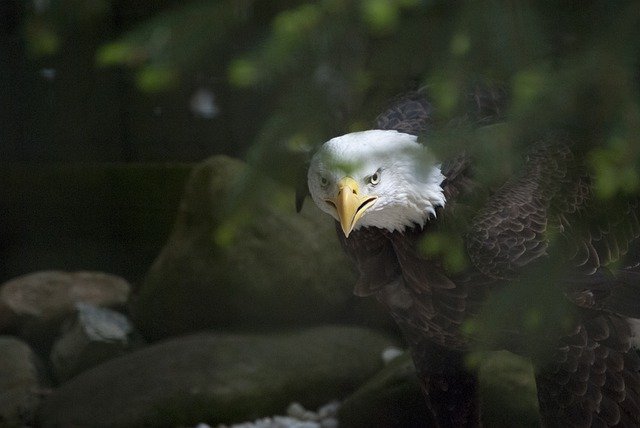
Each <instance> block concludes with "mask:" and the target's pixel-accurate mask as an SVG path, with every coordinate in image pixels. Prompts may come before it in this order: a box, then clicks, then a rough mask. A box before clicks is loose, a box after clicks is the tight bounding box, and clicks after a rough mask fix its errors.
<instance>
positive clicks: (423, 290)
mask: <svg viewBox="0 0 640 428" xmlns="http://www.w3.org/2000/svg"><path fill="white" fill-rule="evenodd" d="M420 97H422V95H420ZM420 97H416V94H415V93H414V94H411V96H409V97H406V98H401V99H399V100H398V101H396V102H395V103H394V104H393V105H392V106H391V108H390V109H389V110H388V111H386V112H384V113H383V114H381V115H380V116H379V117H378V119H377V121H376V127H375V129H371V130H367V131H363V132H355V133H350V134H346V135H342V136H339V137H336V138H333V139H331V140H329V141H327V142H326V143H324V144H323V145H322V146H321V147H320V148H319V150H318V151H317V152H316V153H315V154H314V155H313V157H312V159H311V161H310V163H309V166H308V173H307V187H308V189H307V190H308V194H310V196H311V198H312V199H313V201H314V203H315V204H316V205H317V206H318V207H319V208H320V209H321V210H322V211H324V212H325V213H327V214H328V215H330V216H331V217H333V218H334V219H335V221H336V226H337V228H336V229H337V232H338V237H339V239H340V242H341V243H342V246H343V248H344V249H345V251H346V252H347V253H348V255H349V256H350V257H351V258H352V260H353V261H354V263H355V266H356V268H357V271H358V273H359V278H358V280H357V283H356V284H355V288H354V292H355V294H356V295H358V296H370V295H373V296H375V297H376V298H377V299H378V300H379V301H380V302H382V303H383V304H384V305H385V306H386V308H387V309H388V311H389V313H390V314H391V316H392V317H393V319H394V320H395V321H396V322H397V324H398V326H399V328H400V330H401V331H402V333H403V335H404V337H405V339H406V341H407V342H408V345H409V347H410V349H411V353H412V357H413V360H414V363H415V366H416V369H417V373H418V376H419V379H420V383H421V386H422V389H423V392H424V395H425V397H426V401H427V406H428V408H429V411H430V413H431V415H432V417H433V420H432V421H430V422H428V423H430V424H433V425H435V426H442V427H447V426H452V427H457V426H477V425H479V424H480V423H481V422H480V421H481V416H480V406H479V402H478V397H477V395H478V391H477V389H478V380H477V377H476V373H474V370H473V368H472V367H470V366H469V365H468V364H466V363H465V356H466V355H467V354H468V353H469V352H470V351H471V350H473V349H483V348H491V349H507V350H509V351H512V352H515V353H518V354H521V355H524V356H525V357H528V358H530V359H531V361H532V363H533V367H534V370H535V378H536V385H537V390H538V401H539V408H540V412H541V417H542V420H543V423H544V424H545V425H546V426H562V427H565V426H567V427H568V426H572V427H590V426H625V427H632V426H633V427H637V426H640V372H639V370H640V359H639V358H638V355H637V353H636V352H635V350H634V349H633V346H632V345H633V341H634V337H635V335H636V334H638V333H637V332H638V329H637V328H634V327H635V326H636V325H637V320H636V318H640V267H639V261H640V260H639V259H638V258H637V256H638V254H634V257H635V259H634V258H633V257H631V258H629V257H627V258H625V254H627V253H629V254H631V253H632V252H631V251H629V249H630V248H632V247H633V246H637V244H638V237H639V236H640V222H639V215H638V202H637V200H632V198H627V200H625V201H623V203H622V204H621V205H620V206H621V207H622V209H621V210H620V209H613V208H612V209H608V208H609V207H608V206H602V204H601V203H600V202H599V200H598V199H597V198H596V197H594V194H593V189H592V184H591V181H590V178H589V175H588V173H587V169H586V168H585V167H583V162H582V161H581V160H580V158H579V156H577V155H576V153H574V151H572V148H571V147H572V146H571V144H569V143H566V142H563V141H561V140H562V139H560V138H556V139H554V138H551V139H547V140H546V141H543V142H540V143H538V144H534V145H532V149H531V151H530V152H529V153H527V155H526V156H525V159H524V161H523V164H522V168H521V170H520V173H518V174H516V175H514V176H512V177H510V178H509V179H508V180H507V181H506V182H505V183H504V184H503V185H502V186H499V187H498V188H496V189H495V190H491V191H485V189H480V188H478V184H477V183H476V182H475V180H474V178H473V177H474V174H473V172H474V163H473V161H472V157H471V156H469V155H466V154H464V153H461V154H460V155H457V156H453V157H452V158H451V159H442V160H441V159H436V158H435V156H434V153H433V152H432V150H431V149H430V147H429V138H428V136H427V137H426V142H424V144H423V142H422V139H424V138H421V139H420V140H419V138H418V136H420V137H424V135H425V131H427V130H428V129H429V127H430V126H431V116H432V110H433V107H432V105H431V103H430V102H429V101H427V100H426V99H424V98H420ZM477 105H478V106H479V107H482V102H478V104H477ZM479 110H482V108H480V109H478V111H479ZM481 116H482V115H481ZM481 119H482V118H481ZM477 122H478V121H476V123H477ZM480 122H482V120H480ZM484 166H485V167H486V165H484ZM478 167H480V166H478ZM478 199H481V200H482V203H480V204H478V203H477V202H474V203H473V204H471V203H468V202H467V201H470V200H476V201H477V200H478ZM302 200H303V198H301V197H300V196H299V205H300V203H301V201H302ZM469 210H471V211H472V212H471V214H469V213H468V211H469ZM443 231H445V232H446V231H449V232H450V231H454V232H455V233H454V235H455V236H456V237H459V239H458V238H456V237H454V238H453V239H452V241H451V245H452V246H453V245H454V243H455V242H462V247H463V248H464V263H463V265H464V266H465V268H464V269H460V268H458V269H452V268H451V266H450V265H449V264H447V263H446V261H445V260H443V253H442V252H439V251H435V252H434V251H425V243H426V246H428V243H429V240H430V238H432V237H435V236H440V237H442V236H448V235H446V234H444V235H443ZM443 242H444V244H445V246H446V245H447V241H446V239H445V240H444V241H443V240H442V239H441V240H440V244H441V245H442V243H443ZM511 291H513V293H512V294H509V293H510V292H511ZM513 294H515V295H516V296H520V298H516V299H514V300H503V302H507V305H508V307H506V308H505V307H504V304H503V305H502V306H499V305H496V304H495V302H496V301H498V302H500V298H499V296H503V295H513ZM496 296H498V297H496ZM533 309H535V311H534V310H533ZM494 311H502V312H504V315H505V316H503V317H498V318H497V320H498V321H497V322H496V321H495V320H496V318H495V317H494V318H491V313H492V312H494ZM536 311H537V312H536ZM487 312H490V313H489V314H487ZM532 314H533V315H536V314H537V317H538V324H540V323H541V324H542V325H543V326H547V327H548V328H547V327H543V331H542V332H541V331H540V328H538V330H537V334H536V332H535V331H534V330H535V328H534V329H531V328H528V327H527V326H528V324H527V317H531V316H532ZM534 318H535V317H534ZM491 319H493V320H494V321H493V323H492V324H491V323H489V324H491V325H490V328H491V329H494V330H495V331H496V337H497V338H498V339H497V340H492V339H491V336H490V335H489V336H488V335H487V334H484V335H483V334H479V333H478V331H481V330H482V329H477V328H476V329H474V328H472V327H473V326H474V325H476V326H477V324H478V322H482V321H483V320H484V321H486V320H491ZM529 321H531V320H529ZM534 321H535V320H534ZM474 322H475V324H474ZM529 324H531V323H529ZM533 324H535V322H534V323H533ZM425 423H427V422H425Z"/></svg>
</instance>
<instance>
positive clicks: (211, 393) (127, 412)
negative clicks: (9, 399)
mask: <svg viewBox="0 0 640 428" xmlns="http://www.w3.org/2000/svg"><path fill="white" fill-rule="evenodd" d="M389 345H390V340H389V339H388V338H387V337H386V336H384V335H381V334H379V333H375V332H373V331H371V330H368V329H364V328H358V327H339V326H327V327H318V328H313V329H309V330H305V331H302V332H296V333H286V334H263V335H258V334H254V335H240V334H215V333H201V334H197V335H192V336H187V337H181V338H176V339H172V340H168V341H165V342H159V343H157V344H154V345H151V346H148V347H147V348H144V349H142V350H139V351H135V352H133V353H131V354H127V355H124V356H122V357H118V358H116V359H113V360H110V361H108V362H106V363H104V364H101V365H99V366H97V367H94V368H92V369H90V370H88V371H86V372H83V373H81V374H79V375H78V376H76V377H74V378H72V379H71V380H69V381H68V382H66V383H65V384H63V385H62V386H61V387H60V388H59V389H58V390H56V391H55V392H54V393H52V394H51V395H50V396H49V397H48V399H47V400H46V401H45V403H44V405H43V407H42V411H41V418H40V421H41V423H42V426H43V427H58V426H93V427H99V426H104V427H125V426H159V425H161V426H181V425H182V426H195V425H196V424H197V423H207V424H210V425H212V426H215V425H217V424H222V423H224V424H230V423H234V422H241V421H246V420H255V419H256V418H258V417H262V416H264V415H272V414H276V413H278V412H281V411H282V409H285V408H286V406H287V405H288V404H289V403H291V402H292V401H298V402H300V403H302V404H303V405H304V406H307V407H309V408H317V407H318V406H320V405H321V404H323V403H327V402H329V401H331V400H334V399H341V398H343V397H344V396H345V395H347V394H349V393H350V392H351V391H353V390H354V389H355V388H357V386H358V385H360V384H361V383H362V382H363V381H364V380H366V379H368V378H369V377H371V376H372V375H373V374H374V373H376V372H377V371H378V370H380V368H381V367H382V362H381V359H380V352H381V351H382V350H383V349H384V348H385V347H387V346H389Z"/></svg>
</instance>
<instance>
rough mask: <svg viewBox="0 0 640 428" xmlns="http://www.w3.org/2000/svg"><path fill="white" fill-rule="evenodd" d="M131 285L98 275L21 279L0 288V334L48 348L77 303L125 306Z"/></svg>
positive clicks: (61, 274) (59, 274) (51, 273)
mask: <svg viewBox="0 0 640 428" xmlns="http://www.w3.org/2000/svg"><path fill="white" fill-rule="evenodd" d="M130 291H131V286H130V285H129V283H128V282H127V281H125V280H124V279H122V278H120V277H118V276H115V275H109V274H106V273H100V272H60V271H42V272H36V273H32V274H29V275H24V276H20V277H17V278H14V279H12V280H10V281H7V282H5V283H4V284H3V285H2V286H0V322H1V324H0V332H12V333H16V334H18V335H19V336H21V337H23V338H25V339H27V340H28V341H29V342H31V343H32V344H33V345H34V346H35V347H36V349H38V350H42V349H44V350H45V351H46V350H47V349H48V347H50V346H51V344H52V340H53V338H55V337H56V335H57V334H58V330H59V328H60V325H61V323H62V321H63V320H64V318H65V317H68V316H69V315H72V314H73V313H74V312H75V310H76V309H75V305H76V303H79V302H85V303H91V304H93V305H96V306H106V307H117V306H124V305H125V304H126V303H127V300H128V298H129V293H130Z"/></svg>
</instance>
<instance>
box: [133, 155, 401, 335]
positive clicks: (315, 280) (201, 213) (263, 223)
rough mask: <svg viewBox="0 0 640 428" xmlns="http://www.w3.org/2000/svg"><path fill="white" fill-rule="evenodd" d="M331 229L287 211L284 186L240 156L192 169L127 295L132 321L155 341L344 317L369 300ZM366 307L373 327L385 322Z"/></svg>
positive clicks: (311, 215)
mask: <svg viewBox="0 0 640 428" xmlns="http://www.w3.org/2000/svg"><path fill="white" fill-rule="evenodd" d="M335 233H336V232H335V226H334V222H333V221H332V220H331V219H330V218H329V217H327V216H326V215H323V214H321V213H319V211H318V210H317V208H316V207H315V205H314V204H312V203H306V204H305V208H304V209H303V210H302V212H301V213H300V214H298V213H296V212H295V209H294V192H293V190H292V189H289V188H286V187H283V186H281V185H278V184H276V183H274V182H271V181H269V180H268V179H266V178H263V177H261V178H260V179H257V178H256V177H252V175H251V170H250V169H249V168H248V167H247V166H246V165H245V164H244V163H242V162H241V161H238V160H233V159H231V158H228V157H224V156H216V157H213V158H210V159H209V160H207V161H206V162H204V163H202V164H201V165H199V166H198V167H196V168H195V169H194V170H193V173H192V175H191V177H190V178H189V180H188V183H187V186H186V190H185V196H184V198H183V200H182V203H181V205H180V210H179V214H178V218H177V220H176V224H175V227H174V230H173V233H172V235H171V236H170V237H169V240H168V242H167V244H166V245H165V247H164V248H163V250H162V252H161V253H160V255H159V256H158V258H157V259H156V261H155V262H154V264H153V266H152V267H151V269H150V270H149V272H148V274H147V276H146V279H145V281H144V283H143V284H142V286H141V288H140V292H139V294H138V296H137V297H136V299H135V302H134V305H133V309H132V313H133V316H134V320H135V322H136V326H137V327H138V328H139V329H140V330H141V331H142V332H143V334H144V335H145V336H146V337H147V338H150V339H158V338H162V337H166V336H168V335H176V334H182V333H185V332H192V331H197V330H202V329H207V328H219V327H235V328H238V327H241V328H247V327H248V328H255V327H259V328H262V329H264V328H269V327H271V328H273V327H279V326H283V325H289V326H294V327H299V326H301V325H305V324H306V325H309V324H314V323H315V324H317V323H323V322H329V323H338V322H343V321H351V320H353V319H355V318H357V317H358V316H360V314H362V313H364V312H366V310H367V309H362V308H370V307H375V308H377V306H376V302H373V299H366V300H365V299H358V298H356V297H355V296H353V294H352V289H353V284H354V283H355V275H354V271H353V267H352V264H351V263H350V261H349V260H347V258H346V256H345V255H344V252H343V251H342V249H341V248H340V245H339V242H338V240H337V238H336V235H335ZM373 312H374V313H375V315H374V316H372V317H371V319H373V320H376V321H374V322H375V323H377V324H378V325H380V324H385V323H389V317H388V316H387V315H386V314H384V313H383V311H381V310H378V309H374V310H373ZM380 320H383V321H380Z"/></svg>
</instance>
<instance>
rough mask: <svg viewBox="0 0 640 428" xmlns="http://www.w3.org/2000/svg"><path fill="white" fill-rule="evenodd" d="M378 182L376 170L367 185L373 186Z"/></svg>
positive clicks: (378, 172)
mask: <svg viewBox="0 0 640 428" xmlns="http://www.w3.org/2000/svg"><path fill="white" fill-rule="evenodd" d="M379 182H380V170H377V171H376V172H374V173H373V174H371V175H370V176H369V184H373V185H374V186H375V185H376V184H378V183H379Z"/></svg>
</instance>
